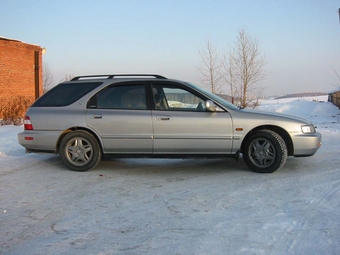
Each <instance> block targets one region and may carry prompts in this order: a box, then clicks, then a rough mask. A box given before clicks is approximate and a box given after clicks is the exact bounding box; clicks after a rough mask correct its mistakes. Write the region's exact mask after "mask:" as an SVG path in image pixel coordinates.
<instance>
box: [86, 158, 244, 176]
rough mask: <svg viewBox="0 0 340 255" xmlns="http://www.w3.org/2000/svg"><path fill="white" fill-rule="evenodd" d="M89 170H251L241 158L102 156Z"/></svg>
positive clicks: (162, 172)
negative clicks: (121, 157)
mask: <svg viewBox="0 0 340 255" xmlns="http://www.w3.org/2000/svg"><path fill="white" fill-rule="evenodd" d="M91 171H105V172H117V173H118V172H122V173H124V172H129V174H132V173H136V174H140V173H148V174H167V173H174V172H176V173H196V174H207V173H209V174H212V173H226V172H251V170H250V169H249V168H248V167H247V166H246V164H245V163H244V162H243V160H240V161H239V162H238V161H236V160H234V159H230V158H226V159H221V158H218V159H145V158H137V159H116V158H104V159H103V160H102V161H101V162H100V163H99V164H98V166H97V167H96V168H95V169H92V170H91Z"/></svg>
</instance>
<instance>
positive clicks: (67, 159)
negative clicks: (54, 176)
mask: <svg viewBox="0 0 340 255" xmlns="http://www.w3.org/2000/svg"><path fill="white" fill-rule="evenodd" d="M59 153H60V157H61V160H62V161H63V162H64V164H65V165H66V166H67V167H68V168H70V169H71V170H74V171H79V172H83V171H87V170H90V169H91V168H94V167H95V166H97V165H98V163H99V161H100V160H101V156H102V152H101V149H100V146H99V143H98V141H97V139H96V138H95V137H94V136H93V135H91V134H90V133H88V132H86V131H81V130H79V131H73V132H70V133H68V134H67V135H66V136H65V137H64V138H63V140H62V141H61V143H60V149H59Z"/></svg>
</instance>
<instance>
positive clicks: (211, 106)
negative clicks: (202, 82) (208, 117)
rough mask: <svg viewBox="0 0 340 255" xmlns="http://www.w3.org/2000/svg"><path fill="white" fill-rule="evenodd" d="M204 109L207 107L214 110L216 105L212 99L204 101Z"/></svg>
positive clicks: (211, 110)
mask: <svg viewBox="0 0 340 255" xmlns="http://www.w3.org/2000/svg"><path fill="white" fill-rule="evenodd" d="M205 109H207V110H208V111H209V112H216V111H217V106H216V105H215V104H214V102H213V101H211V100H207V101H205Z"/></svg>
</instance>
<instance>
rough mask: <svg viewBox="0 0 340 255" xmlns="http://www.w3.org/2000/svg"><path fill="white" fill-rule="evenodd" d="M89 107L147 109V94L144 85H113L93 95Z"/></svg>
mask: <svg viewBox="0 0 340 255" xmlns="http://www.w3.org/2000/svg"><path fill="white" fill-rule="evenodd" d="M88 107H89V108H98V109H130V110H138V109H140V110H145V109H147V106H146V95H145V86H144V85H123V86H111V87H107V88H105V89H103V90H102V91H100V92H99V93H98V94H97V95H95V96H94V97H92V98H91V99H90V101H89V103H88Z"/></svg>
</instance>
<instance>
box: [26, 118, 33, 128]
mask: <svg viewBox="0 0 340 255" xmlns="http://www.w3.org/2000/svg"><path fill="white" fill-rule="evenodd" d="M24 129H25V130H33V125H32V123H31V119H30V117H28V116H25V119H24Z"/></svg>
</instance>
